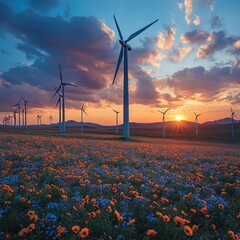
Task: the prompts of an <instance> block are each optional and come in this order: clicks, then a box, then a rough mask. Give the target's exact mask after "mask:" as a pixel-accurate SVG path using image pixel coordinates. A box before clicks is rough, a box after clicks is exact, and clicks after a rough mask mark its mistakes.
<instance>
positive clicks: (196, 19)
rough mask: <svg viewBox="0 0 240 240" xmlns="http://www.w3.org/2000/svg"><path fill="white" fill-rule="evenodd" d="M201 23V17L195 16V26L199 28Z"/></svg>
mask: <svg viewBox="0 0 240 240" xmlns="http://www.w3.org/2000/svg"><path fill="white" fill-rule="evenodd" d="M200 23H201V20H200V17H199V16H195V19H194V21H193V24H194V25H195V26H198V25H200Z"/></svg>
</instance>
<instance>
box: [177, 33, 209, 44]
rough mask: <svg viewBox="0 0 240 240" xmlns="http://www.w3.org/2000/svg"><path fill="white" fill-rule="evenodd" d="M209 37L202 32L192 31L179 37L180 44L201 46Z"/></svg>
mask: <svg viewBox="0 0 240 240" xmlns="http://www.w3.org/2000/svg"><path fill="white" fill-rule="evenodd" d="M208 36H209V32H207V31H203V30H193V31H191V32H186V33H184V34H182V35H181V42H182V43H191V44H202V43H204V42H205V41H206V40H207V38H208Z"/></svg>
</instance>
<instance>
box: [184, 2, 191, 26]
mask: <svg viewBox="0 0 240 240" xmlns="http://www.w3.org/2000/svg"><path fill="white" fill-rule="evenodd" d="M184 5H185V21H186V22H187V25H188V26H189V25H190V24H191V20H190V15H191V14H192V0H184Z"/></svg>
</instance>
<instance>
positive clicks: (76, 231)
mask: <svg viewBox="0 0 240 240" xmlns="http://www.w3.org/2000/svg"><path fill="white" fill-rule="evenodd" d="M72 231H73V232H74V233H78V232H79V231H80V227H79V226H78V225H75V226H72Z"/></svg>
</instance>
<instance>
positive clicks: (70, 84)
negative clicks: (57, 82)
mask: <svg viewBox="0 0 240 240" xmlns="http://www.w3.org/2000/svg"><path fill="white" fill-rule="evenodd" d="M62 84H63V85H68V86H73V87H77V85H75V84H72V83H62Z"/></svg>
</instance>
